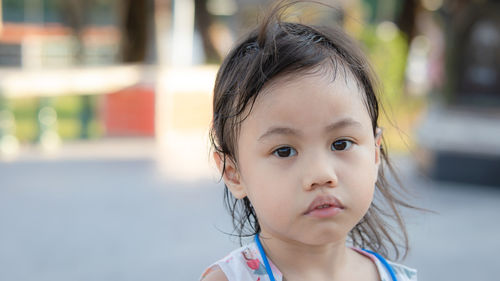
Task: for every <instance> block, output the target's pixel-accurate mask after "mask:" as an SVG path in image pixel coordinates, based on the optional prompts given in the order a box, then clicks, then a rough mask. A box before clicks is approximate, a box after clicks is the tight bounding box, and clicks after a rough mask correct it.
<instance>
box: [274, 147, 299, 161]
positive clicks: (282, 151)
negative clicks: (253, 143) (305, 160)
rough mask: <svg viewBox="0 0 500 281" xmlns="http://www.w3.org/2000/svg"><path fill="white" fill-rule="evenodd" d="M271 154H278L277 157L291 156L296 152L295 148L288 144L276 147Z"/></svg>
mask: <svg viewBox="0 0 500 281" xmlns="http://www.w3.org/2000/svg"><path fill="white" fill-rule="evenodd" d="M273 154H274V155H276V156H278V157H282V158H284V157H291V156H294V155H296V154H297V150H295V149H293V148H291V147H289V146H283V147H280V148H278V149H276V150H275V151H273Z"/></svg>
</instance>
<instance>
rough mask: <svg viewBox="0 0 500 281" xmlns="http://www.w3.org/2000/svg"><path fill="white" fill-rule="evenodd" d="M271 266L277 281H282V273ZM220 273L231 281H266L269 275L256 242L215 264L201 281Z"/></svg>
mask: <svg viewBox="0 0 500 281" xmlns="http://www.w3.org/2000/svg"><path fill="white" fill-rule="evenodd" d="M270 266H271V269H272V271H273V275H274V277H275V278H276V280H277V281H279V280H281V278H282V275H281V272H280V271H279V270H278V269H277V268H276V267H275V266H274V265H273V264H272V263H271V262H270ZM220 271H222V272H223V273H224V275H225V277H226V279H227V280H229V281H232V280H241V281H246V280H252V281H253V280H265V278H264V276H266V275H267V272H266V267H265V265H264V262H263V260H262V257H261V256H260V253H259V249H258V248H257V245H256V244H255V242H253V243H250V244H248V245H245V246H243V247H240V248H238V249H236V250H233V251H232V252H231V253H229V254H228V255H227V256H225V257H224V258H222V259H220V260H218V261H216V262H215V263H213V264H212V265H211V266H209V267H208V268H207V269H206V270H205V272H203V274H202V275H201V278H200V280H204V279H205V278H208V276H209V275H212V274H218V273H220ZM205 280H210V279H205ZM222 280H224V279H222Z"/></svg>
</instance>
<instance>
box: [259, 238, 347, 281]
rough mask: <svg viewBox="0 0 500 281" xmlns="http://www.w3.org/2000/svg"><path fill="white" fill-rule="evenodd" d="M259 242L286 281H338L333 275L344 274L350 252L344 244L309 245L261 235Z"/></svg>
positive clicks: (342, 242)
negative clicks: (293, 280) (295, 280)
mask: <svg viewBox="0 0 500 281" xmlns="http://www.w3.org/2000/svg"><path fill="white" fill-rule="evenodd" d="M261 243H262V245H263V247H264V249H265V251H266V254H267V256H268V258H269V259H270V260H271V261H272V262H273V263H274V265H275V266H276V267H278V268H279V270H280V271H281V272H282V273H283V275H284V276H285V277H286V279H287V280H292V279H297V280H337V279H336V278H335V276H339V277H340V276H342V275H343V272H345V270H346V268H347V266H348V260H349V256H350V254H351V252H352V251H351V250H350V249H348V248H347V247H346V245H345V241H338V242H332V243H329V244H326V245H320V246H311V245H306V244H301V243H300V242H296V241H291V240H286V239H280V238H277V237H275V236H272V235H268V234H262V235H261ZM332 277H333V278H332Z"/></svg>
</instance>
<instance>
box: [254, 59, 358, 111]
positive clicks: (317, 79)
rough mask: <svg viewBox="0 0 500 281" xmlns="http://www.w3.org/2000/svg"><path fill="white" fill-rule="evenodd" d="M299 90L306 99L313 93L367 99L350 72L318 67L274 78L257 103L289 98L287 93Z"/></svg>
mask: <svg viewBox="0 0 500 281" xmlns="http://www.w3.org/2000/svg"><path fill="white" fill-rule="evenodd" d="M297 90H301V91H302V94H303V95H304V96H305V97H308V96H310V95H311V93H312V92H324V93H329V94H336V93H344V94H347V95H348V96H349V97H350V98H352V99H354V100H358V101H364V100H365V99H366V95H365V92H364V90H363V89H362V87H361V86H360V83H359V82H358V80H356V78H355V77H354V75H352V74H351V72H350V71H348V70H346V69H343V68H339V69H338V70H336V71H334V70H332V69H329V68H324V67H320V68H319V67H318V68H316V69H313V70H310V71H307V72H304V71H302V72H299V73H290V74H286V75H280V76H278V77H275V78H273V79H272V80H271V81H269V82H268V83H267V84H266V85H264V87H263V89H262V90H261V93H260V94H259V95H258V96H257V98H256V101H255V103H256V104H261V103H268V102H270V101H273V100H274V99H283V98H287V93H291V92H292V91H297ZM311 98H313V97H312V96H311ZM281 102H283V101H281Z"/></svg>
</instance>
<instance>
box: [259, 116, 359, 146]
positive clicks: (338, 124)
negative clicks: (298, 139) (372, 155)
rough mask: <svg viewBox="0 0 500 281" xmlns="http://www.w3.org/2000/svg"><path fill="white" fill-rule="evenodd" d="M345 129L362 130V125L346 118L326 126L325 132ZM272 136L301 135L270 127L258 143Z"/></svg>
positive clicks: (293, 131)
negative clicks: (355, 128) (356, 128)
mask: <svg viewBox="0 0 500 281" xmlns="http://www.w3.org/2000/svg"><path fill="white" fill-rule="evenodd" d="M345 127H358V128H362V127H363V125H362V124H361V123H360V122H358V121H356V120H354V119H352V118H350V117H346V118H343V119H340V120H339V121H337V122H334V123H332V124H330V125H328V126H326V127H325V132H331V131H335V130H339V129H341V128H345ZM272 135H295V136H297V135H301V133H300V131H297V130H295V129H292V128H289V127H271V128H269V129H268V130H267V131H266V132H265V133H264V134H262V135H261V136H260V137H259V138H258V141H261V140H262V139H264V138H267V137H269V136H272Z"/></svg>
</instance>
